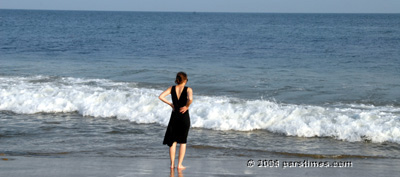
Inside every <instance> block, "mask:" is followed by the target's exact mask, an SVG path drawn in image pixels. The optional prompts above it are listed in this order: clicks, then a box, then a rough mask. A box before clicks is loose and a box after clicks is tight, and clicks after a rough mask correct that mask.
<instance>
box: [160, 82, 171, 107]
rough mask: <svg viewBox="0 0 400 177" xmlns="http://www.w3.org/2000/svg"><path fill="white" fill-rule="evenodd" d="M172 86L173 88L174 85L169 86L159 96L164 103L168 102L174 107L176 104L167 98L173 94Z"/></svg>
mask: <svg viewBox="0 0 400 177" xmlns="http://www.w3.org/2000/svg"><path fill="white" fill-rule="evenodd" d="M171 88H172V87H169V88H168V89H167V90H165V91H164V92H162V93H161V94H160V96H158V98H159V99H160V100H161V101H163V102H164V103H166V104H168V105H169V106H171V107H172V109H174V105H173V104H172V103H171V102H169V101H168V100H167V99H166V98H165V97H166V96H167V95H169V94H171Z"/></svg>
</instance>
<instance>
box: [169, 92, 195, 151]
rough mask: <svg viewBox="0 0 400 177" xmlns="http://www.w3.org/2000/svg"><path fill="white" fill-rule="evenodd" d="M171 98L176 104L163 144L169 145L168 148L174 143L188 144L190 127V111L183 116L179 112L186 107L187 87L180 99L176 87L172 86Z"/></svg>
mask: <svg viewBox="0 0 400 177" xmlns="http://www.w3.org/2000/svg"><path fill="white" fill-rule="evenodd" d="M171 97H172V103H173V104H174V111H172V113H171V118H170V119H169V123H168V127H167V131H166V132H165V136H164V141H163V144H167V145H168V146H172V144H173V143H174V142H177V143H183V144H184V143H186V140H187V136H188V133H189V127H190V116H189V110H187V111H186V112H185V113H183V114H182V113H180V112H179V109H180V108H181V107H184V106H186V103H187V87H185V88H184V89H183V90H182V94H181V96H180V97H179V99H178V97H177V95H176V91H175V86H172V88H171Z"/></svg>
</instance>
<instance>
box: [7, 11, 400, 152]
mask: <svg viewBox="0 0 400 177" xmlns="http://www.w3.org/2000/svg"><path fill="white" fill-rule="evenodd" d="M399 47H400V15H398V14H262V13H254V14H251V13H249V14H247V13H172V12H171V13H166V12H165V13H163V12H90V11H31V10H0V153H5V154H9V155H60V156H65V155H77V156H82V155H88V156H116V157H136V156H144V157H159V156H165V157H167V156H166V155H167V149H166V146H163V145H162V138H163V136H164V133H165V129H166V126H167V124H168V121H169V116H170V112H171V109H170V107H169V106H167V105H165V104H164V103H162V102H161V101H159V100H158V98H157V97H158V95H159V94H160V93H161V92H162V91H163V90H165V89H166V88H168V87H169V86H171V85H173V84H174V79H175V74H176V73H177V72H179V71H185V72H187V74H188V77H189V81H188V84H187V86H189V87H191V88H192V89H193V90H194V102H193V104H192V105H191V107H190V115H191V127H192V129H191V130H190V132H189V138H188V151H189V152H190V153H188V156H189V157H197V156H209V157H218V156H252V155H254V154H260V153H261V154H272V155H273V154H289V155H290V154H291V155H293V154H297V155H300V156H309V157H321V156H323V157H366V158H367V157H384V158H400V149H399V146H398V145H399V144H400V92H399V90H400V50H399V49H400V48H399Z"/></svg>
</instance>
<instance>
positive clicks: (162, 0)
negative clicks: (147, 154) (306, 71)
mask: <svg viewBox="0 0 400 177" xmlns="http://www.w3.org/2000/svg"><path fill="white" fill-rule="evenodd" d="M0 9H52V10H112V11H178V12H181V11H183V12H194V11H196V12H294V13H297V12H305V13H400V0H0Z"/></svg>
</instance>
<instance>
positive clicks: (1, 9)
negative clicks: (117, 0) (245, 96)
mask: <svg viewBox="0 0 400 177" xmlns="http://www.w3.org/2000/svg"><path fill="white" fill-rule="evenodd" d="M0 10H33V11H35V10H36V11H81V12H150V13H151V12H153V13H154V12H159V13H242V14H400V12H237V11H172V10H171V11H157V10H154V11H146V10H143V11H141V10H82V9H14V8H0Z"/></svg>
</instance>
